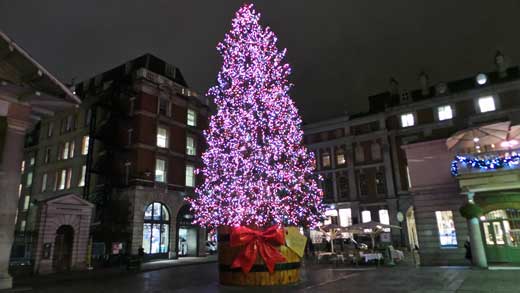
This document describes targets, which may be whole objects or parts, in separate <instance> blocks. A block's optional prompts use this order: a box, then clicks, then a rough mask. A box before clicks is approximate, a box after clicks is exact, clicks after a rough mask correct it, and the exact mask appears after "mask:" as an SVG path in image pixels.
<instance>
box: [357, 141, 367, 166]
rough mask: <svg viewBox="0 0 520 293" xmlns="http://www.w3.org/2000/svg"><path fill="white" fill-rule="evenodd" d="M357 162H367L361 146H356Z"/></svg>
mask: <svg viewBox="0 0 520 293" xmlns="http://www.w3.org/2000/svg"><path fill="white" fill-rule="evenodd" d="M355 156H356V162H363V161H364V160H365V151H364V150H363V146H362V145H361V144H357V145H356V149H355Z"/></svg>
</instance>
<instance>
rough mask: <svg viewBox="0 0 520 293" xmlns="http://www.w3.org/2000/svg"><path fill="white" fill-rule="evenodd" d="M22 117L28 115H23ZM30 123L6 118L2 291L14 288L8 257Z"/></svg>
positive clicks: (0, 202) (1, 175) (0, 168)
mask: <svg viewBox="0 0 520 293" xmlns="http://www.w3.org/2000/svg"><path fill="white" fill-rule="evenodd" d="M10 110H11V109H10ZM22 110H23V109H22ZM21 112H24V111H21ZM19 114H23V113H19ZM26 114H28V113H26ZM20 118H29V117H28V115H23V116H22V117H20ZM28 125H29V123H28V121H27V120H23V119H16V118H13V117H9V116H8V117H7V133H6V137H5V145H4V150H3V153H2V154H0V156H1V158H2V161H1V162H0V290H1V289H8V288H11V287H12V278H11V276H10V275H9V273H8V269H9V257H10V255H11V246H12V245H13V240H14V230H15V224H16V223H15V221H16V212H17V209H18V200H19V198H18V185H19V184H20V177H21V172H20V166H21V162H22V159H23V147H24V138H25V131H26V129H27V127H28Z"/></svg>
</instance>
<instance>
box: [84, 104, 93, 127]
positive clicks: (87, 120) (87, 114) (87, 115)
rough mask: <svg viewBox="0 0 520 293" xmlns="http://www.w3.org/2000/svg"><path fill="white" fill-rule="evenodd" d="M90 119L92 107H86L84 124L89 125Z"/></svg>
mask: <svg viewBox="0 0 520 293" xmlns="http://www.w3.org/2000/svg"><path fill="white" fill-rule="evenodd" d="M91 119H92V109H91V108H88V109H87V113H85V126H87V127H88V126H89V125H90V120H91Z"/></svg>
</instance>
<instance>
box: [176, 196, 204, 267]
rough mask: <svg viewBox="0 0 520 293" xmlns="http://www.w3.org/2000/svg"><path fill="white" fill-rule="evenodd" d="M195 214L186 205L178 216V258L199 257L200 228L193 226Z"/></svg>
mask: <svg viewBox="0 0 520 293" xmlns="http://www.w3.org/2000/svg"><path fill="white" fill-rule="evenodd" d="M192 221H193V214H192V213H191V212H190V207H189V206H188V205H184V206H183V207H182V208H181V209H180V211H179V214H178V215H177V235H178V237H177V245H178V246H177V247H178V256H179V257H183V256H199V227H198V226H196V225H193V224H192Z"/></svg>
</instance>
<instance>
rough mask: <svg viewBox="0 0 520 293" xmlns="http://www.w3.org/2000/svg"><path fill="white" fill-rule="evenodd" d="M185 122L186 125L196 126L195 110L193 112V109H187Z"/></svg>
mask: <svg viewBox="0 0 520 293" xmlns="http://www.w3.org/2000/svg"><path fill="white" fill-rule="evenodd" d="M186 124H188V126H197V112H195V110H193V109H188V116H187V121H186Z"/></svg>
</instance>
